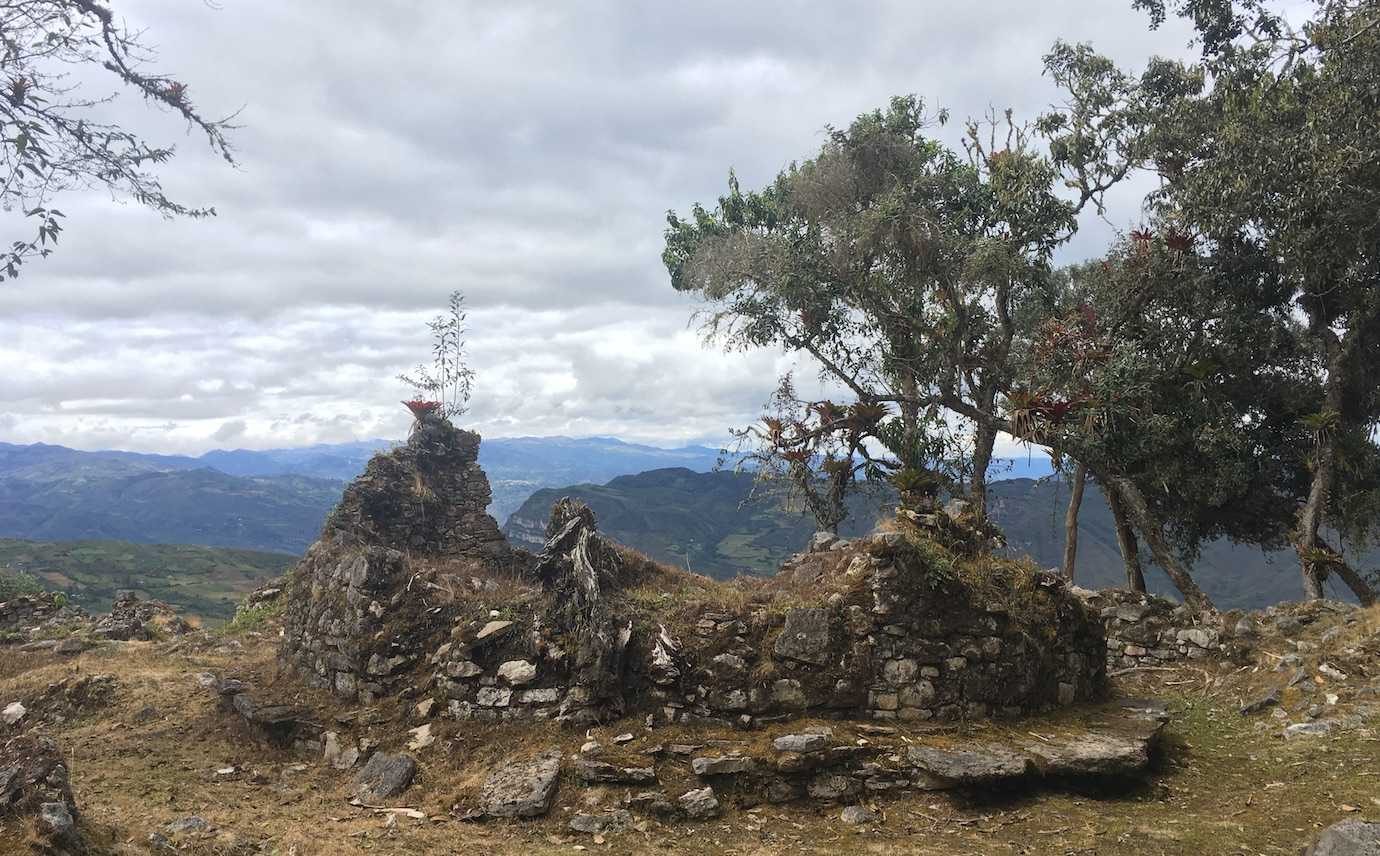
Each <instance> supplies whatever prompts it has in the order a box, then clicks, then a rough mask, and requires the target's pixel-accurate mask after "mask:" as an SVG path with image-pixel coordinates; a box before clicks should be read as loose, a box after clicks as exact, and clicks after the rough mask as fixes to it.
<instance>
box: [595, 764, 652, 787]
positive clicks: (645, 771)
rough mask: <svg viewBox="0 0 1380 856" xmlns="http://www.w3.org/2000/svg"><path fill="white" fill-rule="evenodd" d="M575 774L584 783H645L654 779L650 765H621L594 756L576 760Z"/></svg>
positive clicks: (649, 782)
mask: <svg viewBox="0 0 1380 856" xmlns="http://www.w3.org/2000/svg"><path fill="white" fill-rule="evenodd" d="M575 775H576V776H578V777H579V779H580V781H582V782H585V783H586V784H609V785H646V784H651V783H652V782H655V781H656V770H655V769H654V768H652V767H622V766H619V765H617V764H610V763H608V762H607V761H599V760H597V759H594V758H581V759H579V760H578V761H576V762H575Z"/></svg>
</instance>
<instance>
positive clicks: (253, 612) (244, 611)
mask: <svg viewBox="0 0 1380 856" xmlns="http://www.w3.org/2000/svg"><path fill="white" fill-rule="evenodd" d="M281 601H282V599H281V598H279V600H277V601H273V602H270V603H260V604H258V605H256V606H251V607H247V608H246V607H240V608H239V609H236V610H235V617H234V618H232V619H230V620H229V621H227V622H226V623H225V626H224V627H223V628H222V631H223V632H224V633H225V634H226V635H229V636H237V635H239V634H241V633H249V632H250V631H254V630H259V629H260V628H262V627H263V626H264V624H266V623H268V621H269V620H270V619H273V618H277V617H278V616H279V615H281V614H282V612H283V604H282V602H281Z"/></svg>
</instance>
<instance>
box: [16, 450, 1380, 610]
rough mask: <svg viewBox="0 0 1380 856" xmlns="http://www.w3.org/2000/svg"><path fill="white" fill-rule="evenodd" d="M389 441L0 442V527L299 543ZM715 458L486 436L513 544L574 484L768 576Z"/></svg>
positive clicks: (1089, 501)
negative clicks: (195, 449) (183, 449)
mask: <svg viewBox="0 0 1380 856" xmlns="http://www.w3.org/2000/svg"><path fill="white" fill-rule="evenodd" d="M390 445H391V443H389V442H388V441H385V440H369V441H359V442H352V443H339V444H323V445H317V446H309V447H304V448H295V449H269V450H245V449H236V450H216V451H211V452H207V453H206V454H203V455H200V456H197V457H190V456H179V455H153V454H142V453H135V452H123V451H79V450H75V449H69V448H66V447H63V446H52V445H46V444H41V443H40V444H34V445H27V446H21V445H14V444H8V443H0V538H16V539H29V540H38V541H75V540H103V541H125V542H135V543H142V544H196V545H206V546H213V547H228V548H237V549H245V550H257V551H265V552H271V553H277V554H286V555H289V556H290V555H294V554H300V553H301V552H302V551H303V550H305V549H306V547H307V546H308V545H309V544H310V543H311V541H312V540H313V539H314V538H315V537H316V535H317V533H318V532H319V530H320V528H321V523H322V521H323V520H324V519H325V516H326V514H327V513H328V512H329V511H330V509H331V508H332V506H334V504H335V503H336V501H337V500H338V499H339V497H340V492H341V490H342V489H343V487H344V484H345V482H346V481H347V480H348V479H350V478H353V477H354V476H355V475H357V474H358V473H360V472H361V471H363V469H364V466H365V465H366V464H367V463H368V460H369V458H370V457H371V456H372V455H373V454H374V453H375V452H376V451H378V450H380V449H384V448H387V447H388V446H390ZM721 457H722V454H721V452H720V451H719V450H717V449H714V448H710V447H707V446H685V447H682V448H676V449H661V448H657V447H653V446H644V445H638V444H634V443H626V442H623V441H621V440H618V439H616V438H611V437H589V438H569V437H515V438H493V439H487V440H485V441H484V442H483V444H482V445H481V447H480V463H481V464H482V465H483V467H484V468H485V471H486V472H487V473H488V476H489V480H490V483H491V485H492V487H493V495H494V498H493V502H492V504H491V505H490V508H489V510H490V513H491V514H493V515H494V517H495V518H496V519H498V520H499V521H506V522H505V526H504V528H505V531H506V532H507V533H508V534H509V536H510V537H511V538H512V539H514V540H515V541H516V542H518V543H521V544H525V545H527V546H529V547H539V546H540V544H539V540H540V533H541V530H542V529H543V527H544V526H545V520H546V515H547V513H548V512H549V510H550V507H551V503H552V502H554V501H555V500H556V499H558V498H559V497H561V496H564V495H572V496H577V497H579V498H582V499H584V500H585V501H586V502H588V503H589V504H590V505H591V507H593V508H594V510H595V512H596V513H597V514H598V515H599V518H600V524H601V527H602V528H603V529H604V530H605V531H607V532H608V533H609V534H610V535H612V536H613V537H614V538H616V539H618V540H620V541H623V542H624V543H627V544H629V545H630V546H633V547H636V548H638V549H641V550H643V551H644V552H646V553H648V554H649V555H652V556H654V557H656V558H658V559H661V560H663V561H667V562H673V563H675V564H677V565H680V566H688V567H690V568H691V569H692V570H695V571H699V572H702V573H706V574H710V575H712V576H720V577H723V576H733V575H735V574H738V573H750V574H765V573H771V572H772V571H773V570H774V569H775V568H776V567H777V566H778V565H779V564H780V562H781V560H782V559H784V558H785V557H787V556H789V555H790V554H791V553H793V552H795V551H796V550H798V549H800V547H801V545H803V544H804V543H805V542H806V541H807V540H808V539H809V536H810V534H811V533H812V532H813V530H814V526H813V524H812V522H811V521H810V520H809V519H808V517H806V516H804V515H802V514H800V513H799V512H798V511H790V510H787V509H785V508H784V507H783V505H782V503H781V501H780V497H779V496H773V495H770V494H764V493H763V492H762V491H761V490H760V489H759V490H757V491H755V492H754V484H753V477H752V475H751V474H748V473H735V472H732V471H727V470H716V469H715V468H716V466H718V465H719V464H720V461H721ZM1049 474H1050V468H1049V462H1048V460H1047V459H1045V458H1043V457H1037V456H1031V457H1029V458H1018V459H1008V460H1005V461H1000V462H998V464H997V466H996V467H995V468H994V472H993V477H994V478H995V479H996V481H994V482H993V484H992V486H991V489H990V496H991V505H992V508H991V511H992V516H993V518H994V520H995V521H996V522H997V524H998V525H999V526H1001V527H1002V529H1003V531H1004V532H1005V534H1006V537H1007V543H1008V545H1009V546H1008V549H1009V551H1010V552H1012V553H1015V554H1028V555H1030V556H1031V557H1033V558H1034V559H1035V561H1037V562H1038V563H1040V564H1041V565H1045V566H1053V565H1057V564H1058V563H1059V561H1060V558H1061V555H1062V551H1063V543H1064V534H1063V510H1064V506H1065V503H1066V502H1067V500H1068V491H1067V486H1066V485H1064V484H1063V483H1062V482H1061V481H1059V480H1058V479H1057V478H1047V477H1046V476H1048V475H1049ZM889 502H890V498H889V497H887V496H886V495H885V494H859V495H857V496H855V497H854V498H853V499H852V500H850V503H851V504H850V508H851V511H852V513H851V515H850V519H849V521H848V522H847V523H846V524H845V526H844V534H845V535H853V534H858V533H860V532H863V531H866V530H868V529H870V528H871V527H872V525H873V523H874V522H875V521H876V519H877V517H878V515H880V514H881V513H883V509H884V508H886V507H887V506H888V504H889ZM1079 532H1080V536H1079V558H1078V576H1079V581H1080V582H1082V583H1083V584H1084V585H1089V586H1104V585H1117V584H1120V582H1121V573H1122V572H1121V559H1120V556H1119V554H1118V552H1117V547H1116V539H1115V537H1114V534H1113V533H1114V529H1113V526H1112V520H1111V513H1110V511H1109V510H1108V508H1107V505H1106V503H1105V501H1104V500H1103V499H1102V496H1101V494H1100V493H1099V492H1098V491H1097V489H1096V486H1091V487H1090V488H1089V491H1088V495H1087V498H1086V499H1085V500H1084V506H1083V510H1082V514H1081V516H1080V524H1079ZM1353 558H1354V561H1355V563H1356V564H1358V565H1359V566H1360V567H1363V568H1369V567H1374V566H1376V565H1377V564H1380V552H1376V551H1372V552H1371V553H1369V554H1362V555H1359V556H1356V557H1353ZM1196 567H1197V571H1198V575H1199V577H1200V578H1201V579H1200V581H1201V583H1202V585H1203V587H1204V588H1205V589H1206V590H1207V591H1208V592H1209V594H1211V595H1213V596H1214V598H1215V599H1216V600H1217V601H1218V603H1219V604H1220V605H1223V606H1243V607H1245V606H1263V605H1266V604H1269V603H1275V602H1278V601H1281V600H1288V599H1294V598H1297V597H1298V596H1299V585H1298V574H1297V569H1296V566H1295V563H1294V558H1293V556H1292V554H1290V553H1265V552H1262V551H1260V550H1258V549H1255V548H1251V547H1247V546H1242V545H1234V544H1231V543H1229V542H1213V543H1211V544H1208V545H1206V546H1205V547H1204V548H1203V550H1202V552H1201V555H1200V556H1199V557H1198V559H1197V562H1196ZM1148 576H1149V578H1150V580H1151V585H1152V587H1154V588H1156V589H1157V590H1159V591H1163V592H1168V591H1169V586H1168V582H1167V580H1165V579H1164V578H1163V575H1162V574H1159V573H1158V572H1157V571H1155V570H1151V571H1150V572H1149V574H1148ZM1336 594H1337V595H1338V596H1340V595H1341V594H1342V593H1341V592H1340V591H1338V592H1336Z"/></svg>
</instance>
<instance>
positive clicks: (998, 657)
mask: <svg viewBox="0 0 1380 856" xmlns="http://www.w3.org/2000/svg"><path fill="white" fill-rule="evenodd" d="M826 558H828V559H829V560H830V564H832V565H833V566H835V567H839V566H842V567H844V568H846V569H847V570H845V571H844V572H843V575H842V577H841V578H840V579H838V580H836V581H835V582H836V585H834V586H832V588H833V591H832V592H829V593H825V594H820V595H819V605H809V606H805V605H802V606H789V607H778V606H773V605H771V604H764V605H761V606H757V607H755V608H754V607H753V606H751V605H749V606H748V607H747V608H744V609H741V610H723V609H707V610H703V611H700V612H697V613H695V614H693V615H691V616H690V617H689V620H688V621H687V620H685V619H684V617H683V616H681V620H680V621H678V622H673V621H670V620H668V616H659V615H656V614H652V615H643V616H637V617H635V618H631V619H629V620H628V621H629V623H628V624H627V625H625V626H624V627H625V631H626V635H627V637H628V642H626V643H624V644H625V645H627V646H628V651H627V653H626V656H625V657H624V659H625V661H626V663H625V667H624V668H625V671H624V672H623V673H622V674H621V675H619V676H618V677H619V681H618V683H620V684H621V685H622V686H624V687H625V688H627V689H626V690H625V692H624V699H623V700H624V703H625V705H626V708H627V712H637V713H639V714H646V715H648V716H649V717H650V718H651V719H653V720H655V721H662V722H677V723H694V722H703V723H711V724H732V725H736V726H739V727H756V726H759V725H764V724H767V723H771V722H776V721H780V720H784V719H789V718H792V717H795V716H800V715H806V714H808V715H811V716H825V717H846V718H867V719H874V720H902V721H923V720H931V719H934V720H957V719H964V718H973V717H985V716H992V715H1016V714H1020V713H1024V712H1030V711H1035V710H1045V709H1049V708H1052V707H1055V706H1057V705H1061V704H1062V705H1066V704H1072V703H1075V702H1080V701H1090V700H1093V699H1095V698H1097V697H1099V696H1100V694H1101V693H1102V691H1103V688H1104V677H1105V659H1104V655H1103V652H1104V650H1105V643H1104V641H1103V637H1102V633H1101V625H1100V624H1099V622H1098V620H1097V617H1096V615H1095V614H1092V613H1090V612H1088V611H1087V610H1086V609H1085V608H1084V607H1083V605H1082V604H1081V603H1080V602H1079V601H1078V600H1077V599H1075V598H1074V597H1072V596H1071V595H1069V594H1068V592H1067V591H1066V590H1065V589H1064V588H1063V586H1062V584H1061V583H1060V582H1059V580H1058V579H1057V578H1056V577H1053V576H1046V575H1038V576H1037V578H1035V579H1033V580H1032V581H1031V586H1032V588H1031V591H1030V592H1029V597H1030V601H1031V603H1030V604H1029V605H1028V606H1030V607H1031V608H1033V609H1035V610H1036V611H1035V612H1033V613H1031V614H1028V615H1023V614H1021V613H1020V612H1019V610H1015V609H1013V607H1012V605H1011V604H1009V603H1002V602H998V601H996V600H993V601H989V602H982V601H980V600H978V599H977V598H976V596H975V592H974V591H973V590H971V589H970V588H968V587H967V586H966V585H965V584H963V583H962V582H961V581H955V580H938V581H936V579H935V578H934V577H933V569H932V568H931V567H929V566H928V565H927V563H926V559H925V557H924V556H923V555H922V554H921V553H920V552H919V551H917V550H916V548H915V547H914V546H913V545H911V544H910V543H909V542H908V541H907V540H906V539H905V538H904V537H902V536H900V535H896V534H883V535H878V536H874V537H871V538H864V539H859V540H857V541H853V542H841V543H840V544H839V545H838V546H837V547H835V548H834V549H833V550H832V551H830V555H828V556H827V557H826ZM615 611H616V610H615ZM669 612H671V610H668V613H669ZM659 619H660V620H659ZM618 626H619V623H618V622H615V627H618ZM554 630H555V628H554V627H553V625H551V624H550V623H549V622H546V623H543V621H542V620H541V617H540V614H539V613H538V612H535V611H534V612H532V613H529V614H525V615H524V614H516V613H515V614H512V615H511V617H505V618H504V619H502V620H497V619H496V620H493V621H491V622H488V623H486V624H485V625H484V626H483V627H480V628H478V630H477V631H469V632H467V633H466V634H464V636H463V638H462V639H460V640H457V641H454V642H451V643H448V644H446V645H445V646H443V647H442V649H441V650H439V651H437V652H436V655H435V656H433V658H432V662H431V666H432V670H433V671H432V675H431V686H432V687H433V691H434V692H435V693H436V695H437V701H439V702H440V703H441V704H443V705H444V706H445V709H447V710H448V711H449V712H450V714H451V715H453V716H455V717H457V718H461V719H489V720H497V719H504V720H509V719H517V718H524V717H537V718H562V717H563V714H564V713H565V712H566V711H568V710H570V709H578V708H579V707H581V706H582V705H585V704H586V703H588V702H589V701H590V699H589V698H588V695H587V694H586V693H585V692H583V691H582V689H581V688H580V687H578V686H576V687H572V686H571V679H572V674H573V673H572V662H571V656H572V654H571V646H570V645H569V644H567V640H564V639H563V638H561V637H560V636H559V635H558V634H556V633H553V631H554Z"/></svg>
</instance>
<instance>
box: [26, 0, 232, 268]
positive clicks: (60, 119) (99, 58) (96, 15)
mask: <svg viewBox="0 0 1380 856" xmlns="http://www.w3.org/2000/svg"><path fill="white" fill-rule="evenodd" d="M142 39H143V34H142V33H140V32H134V31H130V30H128V29H127V28H126V27H125V26H124V25H123V24H120V23H117V22H116V20H115V16H114V13H113V12H112V11H111V9H110V8H109V7H108V6H106V5H103V4H102V3H100V2H98V0H14V2H7V3H4V4H0V87H3V92H0V128H2V129H3V130H0V174H3V176H4V183H3V185H0V204H2V205H3V207H4V209H5V210H6V211H10V210H14V209H18V210H19V211H20V212H22V214H23V216H24V217H25V218H26V219H27V220H29V221H31V222H32V223H35V224H36V226H35V227H34V231H33V233H31V236H29V237H25V238H22V239H19V240H15V241H14V242H12V243H11V244H10V246H9V249H8V250H5V251H3V252H0V280H4V279H13V278H15V277H16V276H18V275H19V269H20V267H21V265H23V264H24V263H25V262H26V261H28V260H30V259H32V258H34V257H46V256H47V255H48V254H49V253H51V252H52V250H53V246H54V244H56V242H57V240H58V236H59V234H61V232H62V229H63V226H62V222H63V220H64V215H63V213H62V211H60V210H59V209H57V208H53V207H52V203H53V201H54V199H55V198H56V197H57V196H59V195H61V194H62V193H64V192H66V191H70V190H80V189H92V188H104V189H106V190H108V191H109V192H110V193H111V195H112V196H114V197H116V198H120V199H133V200H134V201H135V202H138V203H139V204H141V205H145V206H148V207H149V208H151V209H153V210H154V211H157V212H158V213H160V214H162V215H164V216H165V217H208V216H212V215H214V214H215V209H214V208H209V207H197V206H189V205H186V204H184V203H181V202H177V201H175V200H173V199H171V198H169V197H168V196H167V195H165V194H164V192H163V188H162V186H161V184H160V183H159V180H158V175H157V173H156V171H155V168H156V167H157V166H159V165H161V164H164V163H167V162H168V161H169V160H171V159H172V157H173V155H174V149H173V147H171V146H161V145H155V144H152V143H150V142H148V141H147V140H145V139H143V138H142V137H140V136H139V135H138V134H136V133H134V132H133V131H130V130H128V129H127V128H126V127H124V126H123V125H121V124H119V123H118V122H115V121H110V120H108V119H105V118H103V117H104V116H106V115H108V111H107V110H106V109H105V105H109V104H111V103H113V102H115V101H116V100H117V97H118V95H119V94H121V93H122V92H132V93H135V94H138V95H139V96H141V97H142V98H143V99H144V100H145V101H148V102H152V103H154V104H156V105H158V106H161V107H164V108H166V109H169V110H171V111H173V112H174V113H175V114H176V115H179V116H181V117H182V118H183V119H184V120H186V122H187V123H188V126H189V127H191V128H195V129H196V130H198V131H199V132H201V133H202V134H204V135H205V136H206V140H207V143H208V144H209V145H210V147H211V149H212V150H213V151H214V152H216V153H217V154H218V155H220V156H221V157H222V158H223V159H224V160H225V161H226V162H227V163H231V164H233V163H235V158H234V155H233V152H232V150H231V147H230V144H229V142H228V141H227V139H226V134H227V132H229V131H230V130H232V129H233V127H234V126H233V125H231V124H230V120H231V118H233V117H230V118H224V119H212V118H208V117H207V116H206V115H205V114H204V113H203V112H202V111H201V110H200V109H198V108H197V107H196V106H195V105H194V104H193V102H192V101H191V99H190V97H189V95H188V88H187V85H186V84H185V83H182V82H180V81H178V80H174V79H173V78H171V77H168V76H165V75H162V74H159V73H156V72H153V71H149V70H148V69H147V68H146V66H147V64H148V62H149V60H150V59H151V58H152V51H151V50H150V49H149V47H148V46H147V45H146V43H145V42H144V41H143V40H142ZM87 69H92V70H95V71H96V72H98V73H99V74H100V75H103V79H105V80H108V81H110V84H111V85H112V86H113V87H114V88H115V89H116V91H115V92H114V93H110V92H101V93H98V94H87V92H88V90H87V89H84V88H83V86H82V85H81V84H79V83H77V82H76V81H75V80H74V79H73V76H74V75H75V74H78V73H83V74H84V73H85V70H87Z"/></svg>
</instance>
